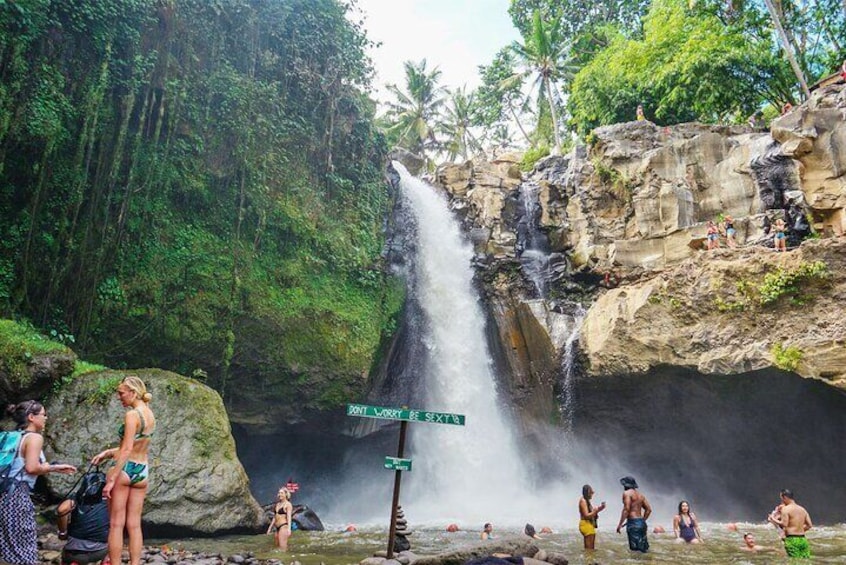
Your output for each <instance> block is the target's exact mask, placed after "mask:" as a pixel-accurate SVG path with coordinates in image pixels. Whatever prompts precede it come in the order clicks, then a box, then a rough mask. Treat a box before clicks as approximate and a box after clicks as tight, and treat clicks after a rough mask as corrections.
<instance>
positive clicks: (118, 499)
mask: <svg viewBox="0 0 846 565" xmlns="http://www.w3.org/2000/svg"><path fill="white" fill-rule="evenodd" d="M117 394H118V398H120V403H121V404H122V405H123V407H124V408H127V411H126V415H125V416H124V418H123V424H121V426H120V427H119V428H118V435H119V436H120V446H119V447H114V448H112V449H106V450H105V451H101V452H100V453H98V454H97V455H96V456H94V458H93V459H92V460H91V462H92V463H94V464H95V465H99V464H100V463H101V462H102V461H104V460H106V459H114V461H115V465H114V467H112V468H111V469H110V470H109V472H108V474H107V475H106V486H105V487H103V498H105V499H106V500H108V501H109V560H110V561H111V562H112V563H120V562H121V553H122V552H123V531H124V530H126V532H127V534H129V563H130V565H139V563H140V562H141V551H142V550H143V548H144V538H143V536H142V534H141V511H142V510H143V508H144V497H145V496H146V495H147V486H148V484H149V483H148V477H149V463H148V462H147V453H148V451H149V449H150V441H151V438H152V437H153V431H154V430H155V429H156V417H155V416H154V415H153V411H152V410H150V406H149V402H150V400H151V399H152V398H153V395H152V394H150V393H149V392H147V386H146V385H145V384H144V381H142V380H141V379H139V378H138V377H137V376H135V375H130V376H127V377H125V378H124V379H123V380H122V381H121V383H120V384H119V385H118V388H117Z"/></svg>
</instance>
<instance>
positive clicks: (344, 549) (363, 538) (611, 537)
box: [148, 522, 846, 565]
mask: <svg viewBox="0 0 846 565" xmlns="http://www.w3.org/2000/svg"><path fill="white" fill-rule="evenodd" d="M606 524H607V525H605V526H602V524H600V530H599V533H598V535H597V542H596V546H597V549H596V551H595V552H593V555H591V556H588V555H587V554H586V553H585V551H584V549H583V548H582V537H581V535H580V534H579V532H578V531H577V530H575V529H564V530H562V531H560V532H558V531H557V530H556V531H557V533H555V534H550V535H547V536H544V539H542V540H538V541H537V544H538V547H540V548H541V549H545V550H547V551H556V552H560V553H563V554H564V555H565V556H566V557H567V558H568V559H569V560H570V563H571V564H588V563H603V564H611V563H613V564H617V563H645V562H646V563H702V564H714V565H716V564H726V563H737V564H745V563H748V564H757V563H760V564H764V563H766V564H768V565H771V564H780V563H788V562H789V561H788V559H787V558H786V557H785V556H784V553H783V551H782V549H781V542H780V541H779V538H778V535H777V534H776V531H775V529H774V528H773V527H772V526H767V525H764V524H743V523H741V524H738V528H739V529H738V532H731V531H729V530H728V529H727V528H726V525H725V524H717V523H704V524H702V526H701V529H702V536H703V538H704V539H705V543H704V544H702V545H687V544H677V543H675V541H674V540H673V535H672V530H671V528H670V526H671V525H670V524H663V525H664V527H665V528H670V530H671V533H669V534H657V535H656V534H650V535H649V543H650V552H649V553H648V554H646V555H641V554H635V553H633V552H630V551H629V549H628V545H627V543H626V536H625V533H621V534H619V535H618V534H616V533H615V532H614V527H613V525H612V524H610V523H607V522H606ZM655 525H657V523H656V524H655ZM494 527H495V530H494V534H495V535H496V536H497V537H507V536H518V535H519V531H518V530H517V529H507V530H505V531H503V530H502V529H496V524H494ZM340 529H341V527H340V526H338V527H336V528H334V531H332V530H327V531H325V532H295V533H294V535H293V537H292V538H291V541H290V545H289V549H290V551H289V552H288V553H282V552H280V551H278V550H277V549H276V548H274V547H273V539H272V537H271V536H265V535H256V536H229V537H221V538H209V539H201V538H197V539H181V540H150V541H148V544H149V545H163V544H167V545H168V546H169V547H170V548H171V549H176V548H184V549H186V550H189V551H203V552H206V553H220V554H222V555H224V556H228V555H234V554H243V553H245V552H248V551H252V552H253V553H254V554H255V556H256V557H258V558H260V559H279V560H281V561H282V562H283V563H290V562H293V561H299V562H300V563H302V564H303V565H320V564H321V563H322V564H325V565H343V564H348V563H349V564H355V563H358V562H359V561H361V560H362V559H364V558H365V557H369V556H371V555H373V553H374V552H376V551H379V550H384V549H385V545H386V540H387V528H384V529H382V528H377V527H361V528H360V529H359V530H358V531H357V532H353V533H342V532H340V531H338V530H340ZM412 529H413V530H414V533H413V535H412V536H411V537H410V538H409V539H410V541H411V544H412V548H411V550H412V551H413V552H414V553H416V554H418V555H426V554H434V553H438V552H444V551H449V550H453V549H458V548H462V547H468V546H472V545H477V544H481V543H482V542H481V541H480V540H479V532H478V531H476V530H475V529H474V530H472V531H471V530H467V531H459V532H456V533H447V532H446V531H444V529H443V528H438V529H426V528H413V524H412ZM479 530H481V524H480V525H479ZM744 532H751V533H753V534H754V535H755V537H756V540H757V543H758V544H759V545H761V546H763V547H765V551H761V552H758V553H755V554H752V553H748V552H745V551H741V549H740V548H741V546H742V545H743V540H742V539H741V536H742V534H743V533H744ZM808 538H809V541H810V543H811V550H812V551H813V554H814V561H813V562H814V563H846V524H840V525H836V526H824V527H815V528H814V529H812V530H811V531H810V532H809V533H808Z"/></svg>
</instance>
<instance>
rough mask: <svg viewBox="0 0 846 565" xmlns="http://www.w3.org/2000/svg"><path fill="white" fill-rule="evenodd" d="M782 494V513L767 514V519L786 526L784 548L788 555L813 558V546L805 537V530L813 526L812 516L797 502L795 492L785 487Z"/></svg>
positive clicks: (777, 524) (772, 522) (783, 526)
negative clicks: (794, 496)
mask: <svg viewBox="0 0 846 565" xmlns="http://www.w3.org/2000/svg"><path fill="white" fill-rule="evenodd" d="M779 494H780V495H781V502H782V504H783V506H782V507H781V513H780V514H779V515H776V514H775V513H772V514H770V515H769V516H767V521H768V522H770V523H771V524H775V525H776V526H780V527H782V528H784V534H785V536H784V540H783V541H784V550H785V551H786V552H787V556H788V557H795V558H800V559H810V558H811V546H810V545H809V544H808V539H807V538H806V537H805V532H807V531H808V530H810V529H811V528H812V527H813V524H812V523H811V516H810V514H808V511H807V510H805V509H804V508H802V507H801V506H799V505H798V504H796V500H794V498H793V492H792V491H791V490H789V489H784V490H782V491H781V493H779Z"/></svg>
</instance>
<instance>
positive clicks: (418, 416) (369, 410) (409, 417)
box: [347, 404, 464, 426]
mask: <svg viewBox="0 0 846 565" xmlns="http://www.w3.org/2000/svg"><path fill="white" fill-rule="evenodd" d="M347 416H358V417H360V418H377V419H379V420H402V421H406V422H428V423H430V424H452V425H454V426H463V425H464V414H449V413H447V412H426V411H424V410H409V409H407V408H385V407H383V406H367V405H365V404H347Z"/></svg>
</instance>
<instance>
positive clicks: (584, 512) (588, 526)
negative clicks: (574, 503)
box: [579, 485, 605, 549]
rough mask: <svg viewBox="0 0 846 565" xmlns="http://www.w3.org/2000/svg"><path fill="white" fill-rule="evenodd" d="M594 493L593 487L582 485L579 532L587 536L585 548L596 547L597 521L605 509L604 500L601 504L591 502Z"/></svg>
mask: <svg viewBox="0 0 846 565" xmlns="http://www.w3.org/2000/svg"><path fill="white" fill-rule="evenodd" d="M593 495H594V492H593V487H591V486H590V485H585V486H583V487H582V497H581V498H580V499H579V532H580V533H581V534H582V536H583V537H584V538H585V539H584V541H585V549H594V548H595V547H596V523H597V519H598V517H599V513H600V512H602V511H603V510H605V503H604V502H603V503H601V504H600V505H599V506H594V505H593V504H591V499H592V498H593Z"/></svg>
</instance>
